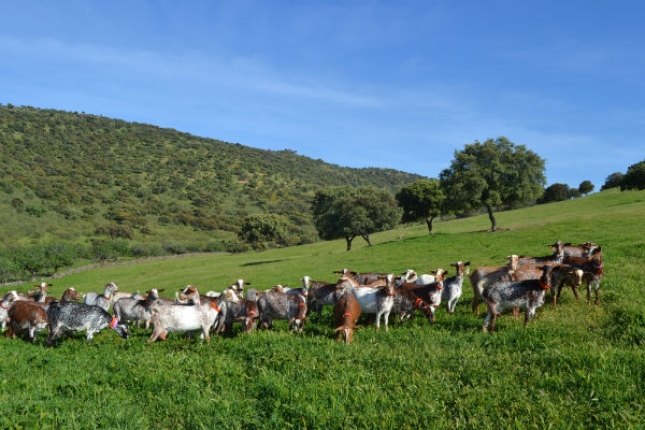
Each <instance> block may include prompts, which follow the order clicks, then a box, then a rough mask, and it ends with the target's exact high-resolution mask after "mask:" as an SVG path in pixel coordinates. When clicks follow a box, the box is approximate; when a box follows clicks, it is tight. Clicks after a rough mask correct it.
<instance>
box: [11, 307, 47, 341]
mask: <svg viewBox="0 0 645 430" xmlns="http://www.w3.org/2000/svg"><path fill="white" fill-rule="evenodd" d="M7 315H8V317H9V330H8V331H7V333H6V337H11V338H13V339H15V338H16V336H26V337H27V338H28V339H29V341H30V342H31V343H33V342H34V340H35V339H36V337H37V336H38V333H40V332H41V331H43V330H44V329H45V328H47V314H46V313H45V305H44V304H43V303H40V302H30V301H25V300H19V301H17V302H14V303H13V305H12V306H11V307H10V308H9V310H8V312H7Z"/></svg>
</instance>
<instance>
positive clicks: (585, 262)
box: [564, 246, 605, 305]
mask: <svg viewBox="0 0 645 430" xmlns="http://www.w3.org/2000/svg"><path fill="white" fill-rule="evenodd" d="M564 262H565V263H566V264H571V265H572V266H575V267H577V268H579V269H581V270H583V271H584V278H585V280H586V281H587V303H591V288H592V286H593V288H594V292H595V296H596V299H595V304H597V305H598V304H600V299H599V297H598V296H599V290H600V281H601V279H602V277H603V275H604V274H605V265H604V263H603V261H602V248H601V247H600V246H598V247H597V248H595V249H594V250H593V253H592V254H591V255H590V256H589V257H565V258H564Z"/></svg>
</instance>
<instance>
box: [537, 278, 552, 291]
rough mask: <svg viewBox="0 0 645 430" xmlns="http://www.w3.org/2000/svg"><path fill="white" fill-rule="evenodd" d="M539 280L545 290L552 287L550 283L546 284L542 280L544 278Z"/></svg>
mask: <svg viewBox="0 0 645 430" xmlns="http://www.w3.org/2000/svg"><path fill="white" fill-rule="evenodd" d="M538 282H539V283H540V287H542V288H543V289H545V290H548V289H549V288H551V286H550V285H549V284H545V283H544V282H542V279H540V280H538Z"/></svg>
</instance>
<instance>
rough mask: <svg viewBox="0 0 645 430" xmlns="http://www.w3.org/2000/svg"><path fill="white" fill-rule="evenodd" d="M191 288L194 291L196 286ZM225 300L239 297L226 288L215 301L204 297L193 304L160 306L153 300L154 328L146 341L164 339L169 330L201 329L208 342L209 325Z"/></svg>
mask: <svg viewBox="0 0 645 430" xmlns="http://www.w3.org/2000/svg"><path fill="white" fill-rule="evenodd" d="M192 288H194V289H195V292H196V288H195V287H192ZM198 294H199V293H197V295H198ZM198 297H199V295H198ZM226 300H232V301H235V302H237V301H239V297H238V296H237V295H236V294H234V293H232V292H231V291H229V290H227V291H226V292H225V293H224V294H222V295H221V296H220V297H219V298H218V299H217V302H215V301H211V300H210V299H209V298H206V299H203V300H200V301H198V302H197V303H196V304H194V305H184V304H179V303H173V304H169V305H162V306H160V305H159V301H155V302H154V303H152V304H151V308H152V325H153V326H154V330H153V331H152V335H151V336H150V338H148V343H152V342H154V341H155V340H157V339H161V340H165V339H166V336H167V334H168V333H171V332H180V333H185V332H190V331H196V330H201V337H202V338H204V339H205V340H206V342H210V339H211V338H210V330H211V327H213V326H214V325H215V323H216V321H217V316H218V315H219V313H220V312H221V311H222V310H221V308H220V306H225V301H226Z"/></svg>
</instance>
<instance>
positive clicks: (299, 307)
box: [257, 290, 307, 332]
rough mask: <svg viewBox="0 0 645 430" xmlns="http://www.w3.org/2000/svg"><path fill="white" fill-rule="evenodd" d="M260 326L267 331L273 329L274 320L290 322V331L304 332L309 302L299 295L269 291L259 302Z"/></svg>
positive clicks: (259, 298)
mask: <svg viewBox="0 0 645 430" xmlns="http://www.w3.org/2000/svg"><path fill="white" fill-rule="evenodd" d="M257 304H258V312H259V314H260V324H261V325H262V327H264V328H266V329H271V328H273V320H288V321H289V325H288V327H289V329H291V328H292V327H293V328H295V330H296V331H297V332H302V329H303V326H304V322H305V319H306V315H307V302H306V300H305V299H304V297H302V296H300V295H298V294H287V293H284V292H280V291H273V290H269V291H267V292H266V293H265V294H262V295H260V297H258V300H257Z"/></svg>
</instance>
